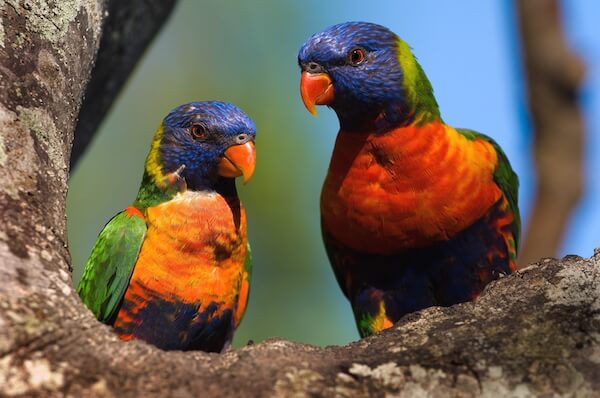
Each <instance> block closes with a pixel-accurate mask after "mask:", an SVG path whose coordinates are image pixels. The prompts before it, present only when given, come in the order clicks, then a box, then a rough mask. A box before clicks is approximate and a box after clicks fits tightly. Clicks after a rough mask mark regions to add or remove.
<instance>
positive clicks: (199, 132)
mask: <svg viewBox="0 0 600 398" xmlns="http://www.w3.org/2000/svg"><path fill="white" fill-rule="evenodd" d="M190 132H191V134H192V137H194V138H195V139H197V140H199V139H202V138H204V137H205V136H206V129H205V128H204V126H202V125H200V124H194V125H193V126H192V128H191V129H190Z"/></svg>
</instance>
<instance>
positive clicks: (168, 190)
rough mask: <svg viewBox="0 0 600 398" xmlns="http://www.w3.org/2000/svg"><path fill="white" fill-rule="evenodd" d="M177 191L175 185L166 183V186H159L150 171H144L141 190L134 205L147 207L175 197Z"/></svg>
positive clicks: (140, 207) (142, 207)
mask: <svg viewBox="0 0 600 398" xmlns="http://www.w3.org/2000/svg"><path fill="white" fill-rule="evenodd" d="M176 193H177V189H176V187H174V186H169V185H165V187H164V188H160V187H158V186H157V185H156V183H155V182H154V179H153V178H152V177H151V176H150V174H149V173H148V171H144V176H143V177H142V183H141V184H140V190H139V191H138V194H137V198H136V199H135V202H133V205H134V206H135V207H137V208H138V209H140V210H142V209H146V208H148V207H152V206H156V205H159V204H161V203H164V202H166V201H168V200H171V199H173V197H174V196H175V194H176Z"/></svg>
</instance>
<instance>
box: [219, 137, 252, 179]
mask: <svg viewBox="0 0 600 398" xmlns="http://www.w3.org/2000/svg"><path fill="white" fill-rule="evenodd" d="M255 166H256V148H255V147H254V142H252V141H248V142H246V143H245V144H240V145H233V146H230V147H229V148H228V149H227V150H226V151H225V153H224V154H223V157H222V158H221V161H220V162H219V168H218V173H219V175H220V176H223V177H229V178H234V177H239V176H244V184H245V183H247V182H248V181H250V178H252V174H254V167H255Z"/></svg>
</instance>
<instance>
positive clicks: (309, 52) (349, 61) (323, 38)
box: [298, 22, 437, 130]
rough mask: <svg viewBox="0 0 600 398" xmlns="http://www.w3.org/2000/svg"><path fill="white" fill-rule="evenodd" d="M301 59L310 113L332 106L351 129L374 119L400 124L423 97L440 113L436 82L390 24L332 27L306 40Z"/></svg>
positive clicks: (302, 88) (304, 97) (389, 124)
mask: <svg viewBox="0 0 600 398" xmlns="http://www.w3.org/2000/svg"><path fill="white" fill-rule="evenodd" d="M298 63H299V65H300V68H301V70H302V76H301V81H300V92H301V95H302V100H303V102H304V105H305V106H306V108H307V109H308V111H309V112H311V113H313V114H315V113H316V110H315V105H328V106H330V107H332V108H333V109H334V110H335V111H336V113H337V114H338V117H339V118H340V122H341V124H342V128H344V129H345V130H351V129H353V128H355V129H356V128H358V129H360V128H361V127H363V126H364V125H365V124H373V123H380V124H382V127H383V128H386V127H395V125H398V124H401V123H403V122H406V121H407V120H408V119H411V118H413V117H414V116H415V114H416V112H417V111H419V109H417V108H419V106H418V102H419V101H426V102H431V101H433V102H432V103H431V105H435V111H437V104H436V103H435V99H434V98H433V91H432V89H431V85H430V83H429V81H428V80H427V77H426V76H425V74H424V73H423V71H422V69H421V67H420V66H419V64H418V63H417V61H416V58H415V57H414V55H413V54H412V51H411V49H410V47H409V46H408V44H406V43H405V42H404V41H402V40H401V39H400V38H399V37H398V36H397V35H396V34H395V33H393V32H392V31H390V30H389V29H388V28H386V27H384V26H381V25H377V24H373V23H368V22H346V23H341V24H338V25H334V26H331V27H329V28H327V29H325V30H323V31H321V32H319V33H316V34H314V35H313V36H312V37H310V38H309V39H308V41H307V42H306V43H304V45H303V46H302V48H301V49H300V53H299V54H298ZM419 96H420V97H422V98H419ZM427 111H429V109H427Z"/></svg>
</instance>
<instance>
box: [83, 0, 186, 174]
mask: <svg viewBox="0 0 600 398" xmlns="http://www.w3.org/2000/svg"><path fill="white" fill-rule="evenodd" d="M175 3H176V1H175V0H129V1H123V0H110V1H109V2H108V5H107V7H106V8H107V12H108V16H107V17H106V20H105V22H104V27H103V34H102V40H101V42H100V49H99V50H98V57H97V60H96V65H95V66H94V69H93V71H92V78H91V80H90V82H89V84H88V86H87V89H86V92H85V99H84V101H83V105H82V106H81V111H80V113H79V121H78V123H77V127H76V128H75V138H74V140H73V150H72V153H71V168H73V167H75V165H76V164H77V161H78V160H79V159H80V157H81V156H82V155H83V153H84V152H85V149H86V148H87V146H88V144H89V143H90V142H91V140H92V137H93V136H94V133H95V132H96V129H97V128H98V125H99V124H100V122H102V120H103V119H104V117H105V116H106V113H107V112H108V110H109V109H110V106H111V104H112V103H113V101H114V100H115V97H116V96H117V94H119V91H120V90H121V88H122V87H123V85H124V84H125V81H126V80H127V78H128V77H129V74H130V73H131V71H132V70H133V67H134V66H135V64H136V63H137V61H138V60H139V58H140V57H141V56H142V54H143V51H144V49H145V48H146V46H147V45H148V43H149V42H150V41H151V40H152V38H154V35H156V33H157V32H158V31H159V29H160V27H161V26H162V25H163V22H164V21H165V20H167V18H168V17H169V14H170V13H171V11H172V10H173V7H174V6H175Z"/></svg>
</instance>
